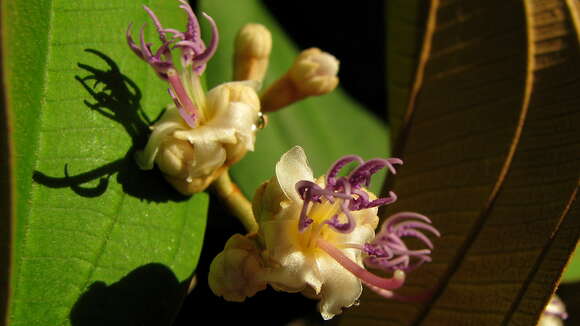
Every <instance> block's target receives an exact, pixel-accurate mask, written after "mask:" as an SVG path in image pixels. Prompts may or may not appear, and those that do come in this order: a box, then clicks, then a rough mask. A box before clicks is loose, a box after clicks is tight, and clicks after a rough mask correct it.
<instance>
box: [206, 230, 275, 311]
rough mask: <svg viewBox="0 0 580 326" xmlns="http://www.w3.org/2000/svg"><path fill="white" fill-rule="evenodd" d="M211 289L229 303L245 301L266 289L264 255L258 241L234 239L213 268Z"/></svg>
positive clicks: (210, 275) (234, 237)
mask: <svg viewBox="0 0 580 326" xmlns="http://www.w3.org/2000/svg"><path fill="white" fill-rule="evenodd" d="M208 279H209V287H210V289H211V290H212V292H213V293H214V294H215V295H217V296H222V297H223V298H224V299H226V300H228V301H236V302H242V301H244V300H245V299H246V298H247V297H251V296H253V295H254V294H256V292H258V291H261V290H263V289H265V288H266V282H265V281H264V279H263V267H262V259H261V257H260V253H259V251H258V248H257V247H256V244H255V242H254V241H252V240H250V239H249V238H247V237H245V236H242V235H240V234H235V235H234V236H232V237H231V238H230V239H229V240H228V242H227V243H226V245H225V248H224V250H223V251H222V252H220V253H219V254H218V255H217V256H216V257H215V258H214V260H213V261H212V263H211V265H210V268H209V276H208Z"/></svg>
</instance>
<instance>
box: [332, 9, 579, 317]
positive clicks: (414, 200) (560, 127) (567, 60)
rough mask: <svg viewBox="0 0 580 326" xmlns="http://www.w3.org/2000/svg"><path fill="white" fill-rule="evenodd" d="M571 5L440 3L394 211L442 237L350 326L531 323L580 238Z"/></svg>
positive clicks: (403, 145)
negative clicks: (417, 297) (399, 284)
mask: <svg viewBox="0 0 580 326" xmlns="http://www.w3.org/2000/svg"><path fill="white" fill-rule="evenodd" d="M572 6H573V2H572V1H571V0H570V1H566V0H531V1H506V0H486V1H450V0H448V1H444V0H441V1H432V2H431V8H430V12H429V18H428V22H427V30H426V33H425V40H424V42H425V43H424V46H423V53H422V58H424V59H425V60H420V62H419V65H418V68H417V69H418V71H417V77H416V80H415V85H414V89H413V91H412V92H411V94H412V96H411V98H410V100H409V108H408V111H407V115H406V121H405V129H404V131H403V134H402V137H401V138H400V139H399V143H398V144H397V147H396V153H395V154H397V155H399V156H401V157H402V158H403V159H404V161H405V166H404V167H403V168H401V171H400V173H399V174H398V175H397V176H396V178H394V179H393V178H391V179H390V180H388V184H389V186H391V187H392V188H394V191H395V192H396V193H397V194H398V196H399V201H398V202H397V203H396V204H394V205H392V206H391V207H389V211H388V212H387V214H385V215H390V214H391V213H394V212H397V211H404V210H411V211H418V212H420V213H423V214H425V215H427V216H430V217H431V218H432V219H433V222H434V224H435V225H436V226H437V227H438V228H439V230H440V231H441V232H442V234H443V236H442V238H441V239H438V240H437V241H436V243H435V245H436V248H435V252H434V255H433V260H434V261H433V263H430V264H427V265H425V266H424V267H423V268H421V269H420V270H418V271H417V272H415V273H413V274H411V275H409V278H408V283H407V285H406V286H405V290H406V291H400V293H401V294H406V293H407V294H408V293H424V292H426V291H431V290H432V293H433V296H432V297H431V299H430V300H427V301H426V302H423V303H421V304H409V303H400V302H396V301H389V300H386V299H383V298H380V297H378V296H376V295H374V294H372V293H371V291H365V294H364V295H363V297H362V298H361V305H360V307H358V308H354V309H350V311H348V313H347V314H346V315H345V317H344V318H343V319H342V322H343V323H344V324H362V323H364V324H365V325H375V324H376V325H379V324H384V323H385V322H390V323H391V324H392V325H507V324H509V325H533V324H534V323H535V322H536V321H537V319H538V317H539V315H540V313H541V311H542V310H543V307H544V306H545V304H546V303H547V301H548V299H549V298H550V296H551V294H552V293H553V291H554V288H555V287H556V285H557V282H558V279H559V277H560V274H561V272H562V270H563V268H564V266H565V264H566V263H567V260H568V257H569V255H570V254H571V252H572V250H573V249H574V247H575V245H576V242H577V241H578V238H579V235H580V218H579V212H578V202H577V201H576V197H577V190H578V180H579V171H580V169H579V167H580V165H579V159H580V157H579V155H578V153H580V129H579V128H578V126H579V125H580V110H579V108H580V78H579V76H580V48H579V38H578V23H579V22H578V18H577V17H578V12H577V11H576V8H573V7H572Z"/></svg>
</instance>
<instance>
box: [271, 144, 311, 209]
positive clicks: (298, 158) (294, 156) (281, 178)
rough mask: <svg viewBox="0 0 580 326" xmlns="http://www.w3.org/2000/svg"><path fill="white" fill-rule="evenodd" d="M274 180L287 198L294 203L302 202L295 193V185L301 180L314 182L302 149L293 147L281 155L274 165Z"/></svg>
mask: <svg viewBox="0 0 580 326" xmlns="http://www.w3.org/2000/svg"><path fill="white" fill-rule="evenodd" d="M276 178H277V179H278V183H279V184H280V187H281V188H282V191H283V192H284V194H285V195H286V196H287V197H288V198H290V199H291V200H293V201H296V202H301V201H302V199H301V198H300V196H299V195H298V192H297V191H296V183H297V182H298V181H301V180H308V181H314V177H313V174H312V170H311V169H310V166H309V165H308V159H307V158H306V154H305V153H304V149H302V147H300V146H294V147H293V148H292V149H291V150H289V151H288V152H286V153H284V155H282V157H281V158H280V161H278V163H277V164H276Z"/></svg>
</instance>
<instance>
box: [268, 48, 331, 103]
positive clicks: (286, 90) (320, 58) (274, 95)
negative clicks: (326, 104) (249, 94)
mask: <svg viewBox="0 0 580 326" xmlns="http://www.w3.org/2000/svg"><path fill="white" fill-rule="evenodd" d="M338 68H339V61H338V60H337V59H336V58H335V57H334V56H333V55H331V54H330V53H327V52H324V51H321V50H320V49H317V48H310V49H306V50H304V51H302V52H301V53H300V54H299V55H298V57H297V58H296V59H295V60H294V63H293V64H292V67H290V69H289V70H288V72H287V73H286V74H285V75H283V76H282V77H281V78H280V79H278V80H277V81H276V82H274V83H273V84H272V85H271V86H270V87H269V88H268V89H267V90H266V91H265V92H264V94H262V97H261V100H262V111H263V112H273V111H276V110H278V109H280V108H283V107H285V106H287V105H290V104H292V103H294V102H296V101H299V100H302V99H304V98H306V97H309V96H319V95H324V94H327V93H329V92H331V91H333V90H334V89H335V88H336V86H338V77H337V74H338Z"/></svg>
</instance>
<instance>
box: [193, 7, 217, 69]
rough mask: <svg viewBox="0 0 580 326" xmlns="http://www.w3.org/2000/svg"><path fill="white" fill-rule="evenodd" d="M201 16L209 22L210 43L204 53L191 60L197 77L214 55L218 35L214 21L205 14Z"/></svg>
mask: <svg viewBox="0 0 580 326" xmlns="http://www.w3.org/2000/svg"><path fill="white" fill-rule="evenodd" d="M202 15H203V17H205V19H207V20H208V21H209V24H210V26H211V41H210V43H209V45H208V46H207V48H206V49H205V51H203V52H202V53H196V55H195V57H194V58H193V63H194V70H196V72H197V73H198V75H200V74H201V73H203V70H204V69H205V64H206V63H207V62H208V61H209V59H211V57H213V55H214V54H215V51H216V50H217V45H218V42H219V33H218V29H217V25H216V23H215V21H214V20H213V18H211V17H210V16H209V15H207V14H206V13H202Z"/></svg>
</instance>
